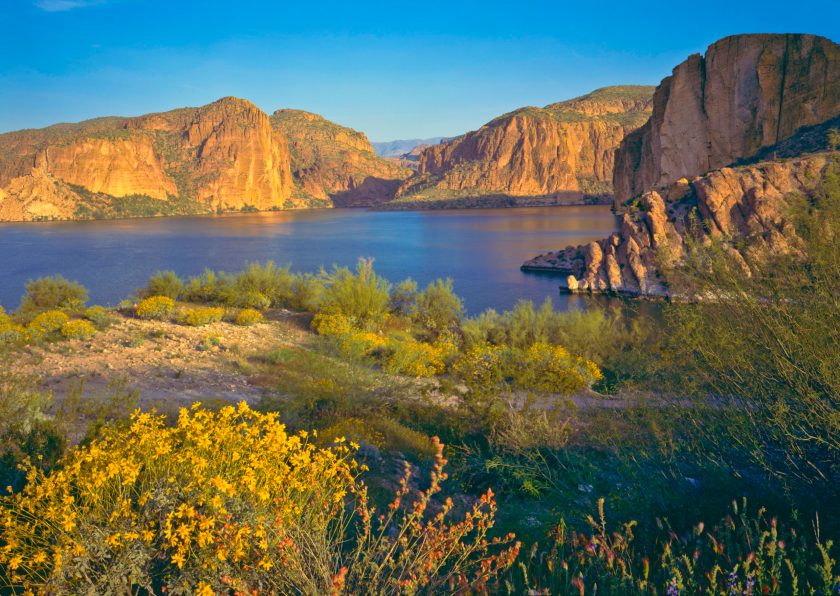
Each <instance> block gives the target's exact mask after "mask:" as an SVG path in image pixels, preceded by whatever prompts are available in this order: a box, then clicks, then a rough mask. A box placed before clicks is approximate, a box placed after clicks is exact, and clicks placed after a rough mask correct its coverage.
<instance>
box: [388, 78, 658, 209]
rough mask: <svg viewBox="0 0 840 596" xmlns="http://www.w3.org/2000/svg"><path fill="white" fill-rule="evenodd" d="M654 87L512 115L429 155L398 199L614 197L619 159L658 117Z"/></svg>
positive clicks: (611, 90) (616, 90)
mask: <svg viewBox="0 0 840 596" xmlns="http://www.w3.org/2000/svg"><path fill="white" fill-rule="evenodd" d="M652 93H653V88H652V87H643V86H627V87H606V88H604V89H599V90H597V91H594V92H593V93H591V94H589V95H586V96H583V97H579V98H576V99H572V100H569V101H565V102H560V103H555V104H551V105H548V106H546V107H544V108H532V107H529V108H523V109H520V110H516V111H514V112H511V113H509V114H505V115H503V116H500V117H498V118H496V119H495V120H493V121H491V122H489V123H487V124H485V125H484V126H482V127H481V128H480V129H479V130H477V131H474V132H469V133H467V134H465V135H463V136H461V137H458V138H456V139H453V140H451V141H448V142H444V143H440V144H438V145H433V146H431V147H428V148H426V149H424V150H423V151H422V152H421V153H420V155H419V160H418V165H417V174H416V175H415V176H412V177H411V178H409V179H408V180H407V181H406V182H405V183H404V184H403V185H402V186H401V187H400V189H399V191H398V193H397V198H398V199H399V200H404V201H405V200H411V201H422V200H436V199H447V198H453V197H463V196H482V195H508V196H514V197H525V196H533V197H544V196H557V197H558V198H562V197H566V198H567V199H568V200H569V201H570V202H580V201H582V200H583V199H584V195H589V196H597V197H602V198H603V197H605V196H609V195H611V193H612V188H611V180H612V171H613V163H614V152H615V149H616V148H617V147H618V145H619V143H620V142H621V140H622V139H623V138H624V137H625V136H626V135H627V134H628V133H629V132H631V131H633V130H635V129H636V128H638V127H639V126H641V125H642V124H643V123H644V122H645V120H646V119H647V118H648V116H649V115H650V113H651V96H652Z"/></svg>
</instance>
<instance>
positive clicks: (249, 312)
mask: <svg viewBox="0 0 840 596" xmlns="http://www.w3.org/2000/svg"><path fill="white" fill-rule="evenodd" d="M262 320H263V315H262V313H261V312H260V311H258V310H254V309H253V308H245V309H242V310H240V311H239V313H237V315H236V321H235V322H236V324H237V325H242V326H243V327H250V326H251V325H256V324H257V323H261V322H262Z"/></svg>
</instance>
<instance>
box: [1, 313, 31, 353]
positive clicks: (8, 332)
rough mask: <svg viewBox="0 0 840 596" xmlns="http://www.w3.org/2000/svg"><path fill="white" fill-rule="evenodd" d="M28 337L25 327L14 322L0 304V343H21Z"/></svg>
mask: <svg viewBox="0 0 840 596" xmlns="http://www.w3.org/2000/svg"><path fill="white" fill-rule="evenodd" d="M28 338H29V335H28V334H27V332H26V328H24V327H23V326H22V325H18V324H17V323H15V322H14V321H13V320H12V318H11V317H10V316H9V315H7V314H6V311H5V310H3V307H2V306H0V344H17V343H23V342H25V341H26V340H27V339H28Z"/></svg>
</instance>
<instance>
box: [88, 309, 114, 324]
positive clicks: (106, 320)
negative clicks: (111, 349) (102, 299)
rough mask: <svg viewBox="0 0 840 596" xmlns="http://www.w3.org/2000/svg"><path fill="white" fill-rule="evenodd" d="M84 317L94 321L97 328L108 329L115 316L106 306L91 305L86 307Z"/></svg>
mask: <svg viewBox="0 0 840 596" xmlns="http://www.w3.org/2000/svg"><path fill="white" fill-rule="evenodd" d="M83 314H84V317H85V318H86V319H87V320H88V321H90V322H91V323H93V324H94V325H95V326H96V328H97V329H100V330H102V329H107V328H108V327H110V326H111V325H112V324H113V323H114V317H113V316H112V315H111V311H109V310H108V309H107V308H105V307H104V306H90V307H88V308H86V309H85V312H84V313H83Z"/></svg>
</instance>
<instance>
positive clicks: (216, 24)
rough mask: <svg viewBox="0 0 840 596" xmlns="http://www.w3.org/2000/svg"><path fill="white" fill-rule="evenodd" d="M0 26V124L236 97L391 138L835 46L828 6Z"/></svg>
mask: <svg viewBox="0 0 840 596" xmlns="http://www.w3.org/2000/svg"><path fill="white" fill-rule="evenodd" d="M0 25H2V35H0V131H8V130H15V129H19V128H30V127H40V126H45V125H48V124H52V123H55V122H68V121H78V120H83V119H86V118H91V117H95V116H101V115H113V114H117V115H126V116H128V115H136V114H142V113H146V112H152V111H162V110H167V109H171V108H175V107H181V106H191V105H193V106H194V105H201V104H205V103H208V102H210V101H213V100H215V99H218V98H219V97H222V96H225V95H236V96H239V97H245V98H248V99H250V100H251V101H253V102H254V103H256V104H257V105H258V106H260V107H261V108H262V109H264V110H266V111H269V112H271V111H273V110H275V109H277V108H281V107H294V108H301V109H306V110H310V111H313V112H318V113H320V114H323V115H324V116H326V117H327V118H330V119H332V120H335V121H336V122H339V123H341V124H345V125H347V126H352V127H353V128H356V129H359V130H363V131H365V132H366V133H368V136H369V137H370V138H371V139H372V140H390V139H397V138H412V137H429V136H437V135H455V134H459V133H461V132H464V131H466V130H471V129H475V128H477V127H479V126H480V125H481V124H483V123H484V122H486V121H487V120H489V119H491V118H493V117H494V116H496V115H498V114H501V113H504V112H507V111H509V110H511V109H514V108H516V107H520V106H523V105H545V104H548V103H551V102H553V101H558V100H562V99H567V98H569V97H573V96H576V95H580V94H582V93H585V92H587V91H589V90H592V89H594V88H597V87H601V86H604V85H614V84H631V83H638V84H656V83H658V82H659V80H660V79H661V78H662V77H663V76H665V75H667V74H668V73H669V72H670V70H671V68H672V67H673V66H674V65H676V64H677V63H678V62H680V61H681V60H683V59H684V58H685V57H686V56H687V55H688V54H691V53H694V52H701V51H703V50H704V49H705V47H706V46H707V45H708V44H710V43H711V42H713V41H715V40H716V39H718V38H720V37H724V36H726V35H730V34H734V33H747V32H749V33H755V32H807V33H817V34H820V35H824V36H827V37H830V38H832V39H834V40H835V41H840V0H805V1H804V2H791V1H790V0H785V1H784V2H779V1H776V0H764V1H744V0H725V1H721V0H704V1H703V2H680V1H678V0H676V1H675V0H671V1H668V2H664V1H660V0H655V1H648V2H627V1H626V0H622V1H613V0H601V1H600V2H585V1H582V0H576V1H574V2H564V1H560V0H555V1H553V2H542V1H531V0H512V1H508V2H499V1H495V0H483V1H476V2H473V1H470V2H458V1H455V0H450V1H448V2H437V1H435V0H426V1H425V2H417V1H409V0H389V1H387V2H380V1H378V0H375V1H366V0H343V1H339V2H330V1H321V2H317V1H311V0H310V1H306V0H302V1H296V2H286V1H284V0H274V1H266V2H257V1H254V0H227V1H221V0H0Z"/></svg>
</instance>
